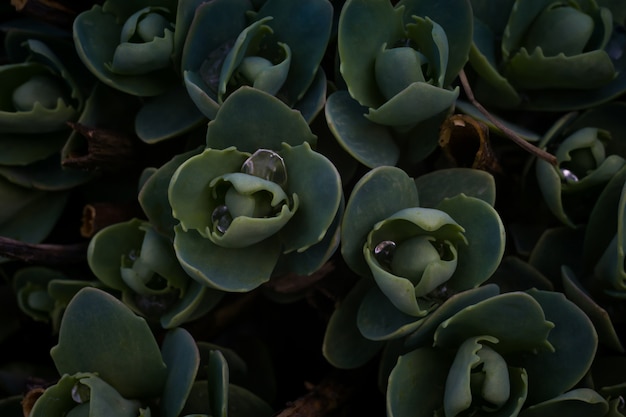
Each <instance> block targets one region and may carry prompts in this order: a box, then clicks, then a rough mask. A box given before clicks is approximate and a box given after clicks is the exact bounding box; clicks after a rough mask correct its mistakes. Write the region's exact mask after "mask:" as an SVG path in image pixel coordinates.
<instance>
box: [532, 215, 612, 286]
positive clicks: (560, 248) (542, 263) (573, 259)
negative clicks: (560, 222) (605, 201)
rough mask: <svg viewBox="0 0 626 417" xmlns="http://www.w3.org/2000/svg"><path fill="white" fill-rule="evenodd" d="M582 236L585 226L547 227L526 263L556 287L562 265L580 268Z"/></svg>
mask: <svg viewBox="0 0 626 417" xmlns="http://www.w3.org/2000/svg"><path fill="white" fill-rule="evenodd" d="M607 221H608V219H607ZM584 236H585V228H580V227H579V228H577V229H571V228H569V227H558V228H552V229H547V230H545V231H544V232H543V234H542V235H541V237H540V238H539V241H538V242H537V243H536V244H535V247H534V248H533V250H532V252H531V254H530V258H529V259H528V263H529V264H530V265H532V266H533V267H535V268H536V269H537V270H538V271H539V272H541V273H542V274H543V275H544V276H545V277H546V278H548V279H549V280H550V281H551V282H552V283H553V284H554V285H555V286H557V287H558V285H559V284H560V282H561V267H562V266H563V265H567V266H569V267H570V268H572V270H574V271H580V270H582V260H583V256H582V255H583V254H582V242H583V238H584Z"/></svg>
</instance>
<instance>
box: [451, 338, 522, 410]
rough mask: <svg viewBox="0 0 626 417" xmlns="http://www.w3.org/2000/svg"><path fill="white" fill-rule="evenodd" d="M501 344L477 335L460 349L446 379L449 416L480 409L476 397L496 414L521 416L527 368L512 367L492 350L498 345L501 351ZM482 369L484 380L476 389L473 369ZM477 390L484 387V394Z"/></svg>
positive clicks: (481, 389)
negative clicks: (474, 403) (476, 404)
mask: <svg viewBox="0 0 626 417" xmlns="http://www.w3.org/2000/svg"><path fill="white" fill-rule="evenodd" d="M497 343H498V339H496V338H493V337H489V336H477V337H472V338H469V339H467V340H466V341H465V342H463V344H462V345H461V346H460V347H459V349H458V350H457V352H456V356H455V358H454V361H453V362H452V365H451V366H450V371H449V373H448V378H447V379H446V388H445V391H444V395H443V408H444V412H445V414H446V415H450V416H456V415H459V414H461V413H463V412H467V411H468V410H470V409H472V408H474V407H477V406H474V407H472V402H474V401H476V400H478V399H474V398H473V397H474V396H480V400H483V401H485V402H486V403H488V404H489V407H490V408H493V411H495V412H496V413H497V414H496V415H498V414H499V415H502V416H513V415H517V413H519V411H520V409H521V408H522V406H523V405H524V400H525V399H526V393H527V387H528V386H527V384H526V374H525V372H524V370H523V369H520V368H517V369H512V368H509V366H508V364H507V363H506V361H505V359H504V358H503V357H502V356H500V355H499V354H498V353H497V352H496V351H495V350H494V349H492V348H490V347H489V346H490V345H496V349H497ZM478 367H480V369H481V373H482V376H483V379H482V381H481V382H480V383H479V384H480V385H479V386H478V387H476V386H475V385H474V384H475V380H474V378H472V370H473V369H474V368H478ZM516 371H517V372H516ZM476 388H480V392H478V390H476ZM476 402H478V401H476Z"/></svg>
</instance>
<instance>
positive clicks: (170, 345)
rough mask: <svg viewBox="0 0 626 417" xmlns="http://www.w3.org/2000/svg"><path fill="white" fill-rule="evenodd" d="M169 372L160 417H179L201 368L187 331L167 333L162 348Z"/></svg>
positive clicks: (194, 345)
mask: <svg viewBox="0 0 626 417" xmlns="http://www.w3.org/2000/svg"><path fill="white" fill-rule="evenodd" d="M161 354H162V355H163V361H164V362H165V365H166V366H167V369H168V373H167V378H166V380H165V385H164V386H163V394H162V396H161V402H160V404H159V405H160V407H161V415H163V417H178V416H179V414H180V412H181V411H182V409H183V407H184V405H185V402H186V401H187V397H188V396H189V392H191V387H192V385H193V382H194V380H195V378H196V374H197V373H198V368H199V366H200V353H199V352H198V347H197V346H196V341H195V340H194V339H193V337H192V336H191V334H189V332H187V330H185V329H182V328H177V329H174V330H171V331H170V332H169V333H167V334H166V336H165V339H164V340H163V345H162V347H161Z"/></svg>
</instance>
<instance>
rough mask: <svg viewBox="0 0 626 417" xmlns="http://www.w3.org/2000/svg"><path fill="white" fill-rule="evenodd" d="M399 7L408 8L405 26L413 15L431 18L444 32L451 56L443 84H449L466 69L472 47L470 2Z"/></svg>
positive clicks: (412, 1) (406, 0)
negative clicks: (464, 67)
mask: <svg viewBox="0 0 626 417" xmlns="http://www.w3.org/2000/svg"><path fill="white" fill-rule="evenodd" d="M398 6H399V7H402V6H404V7H405V10H404V22H405V24H406V23H409V22H411V21H412V20H413V16H422V17H428V18H429V19H432V20H433V21H434V22H435V23H437V24H438V25H439V26H441V27H442V28H443V30H444V31H445V34H446V37H447V38H448V47H449V53H448V63H447V68H446V69H445V78H444V81H443V85H444V86H448V85H450V84H451V83H452V81H454V79H455V78H456V77H457V75H458V74H459V71H460V70H461V69H462V68H463V66H465V63H466V62H467V59H468V54H469V50H470V47H471V45H472V33H473V24H472V20H473V19H472V18H473V14H472V5H471V4H470V2H469V1H467V0H445V1H436V2H433V1H429V0H402V1H399V2H398ZM450 10H454V13H450Z"/></svg>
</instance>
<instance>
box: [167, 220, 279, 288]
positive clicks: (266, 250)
mask: <svg viewBox="0 0 626 417" xmlns="http://www.w3.org/2000/svg"><path fill="white" fill-rule="evenodd" d="M174 230H175V232H176V237H175V239H174V249H175V250H176V255H177V256H178V260H179V261H180V263H181V265H182V266H183V268H184V269H185V271H187V273H188V274H189V275H190V276H191V277H192V278H194V279H195V280H197V281H198V282H200V283H202V284H203V285H207V286H209V287H211V288H214V289H219V290H222V291H233V292H245V291H250V290H252V289H254V288H256V287H258V286H259V285H261V284H263V283H264V282H267V281H268V280H269V278H270V276H271V274H272V271H273V270H274V267H275V266H276V263H277V261H278V258H279V256H280V242H279V241H278V240H276V239H272V238H270V239H267V240H264V241H261V242H259V243H256V244H254V245H251V246H248V247H245V248H223V247H221V246H217V245H215V244H214V243H213V242H211V241H210V240H209V239H206V238H204V237H202V236H200V235H199V234H198V233H197V232H196V231H195V230H190V231H188V232H185V231H184V230H183V229H182V227H181V226H176V227H175V228H174Z"/></svg>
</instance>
